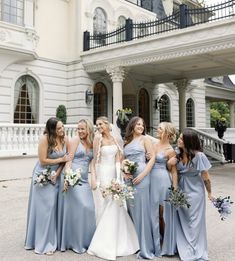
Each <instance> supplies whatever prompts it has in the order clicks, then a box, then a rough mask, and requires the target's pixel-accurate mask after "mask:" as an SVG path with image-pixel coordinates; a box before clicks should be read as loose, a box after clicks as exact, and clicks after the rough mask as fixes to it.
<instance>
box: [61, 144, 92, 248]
mask: <svg viewBox="0 0 235 261" xmlns="http://www.w3.org/2000/svg"><path fill="white" fill-rule="evenodd" d="M91 159H92V151H88V152H86V149H85V147H84V146H83V145H82V143H81V142H80V143H79V145H78V147H77V150H76V152H75V155H74V159H73V162H72V165H71V168H72V169H73V170H76V169H78V168H80V169H81V176H82V180H81V183H82V185H81V186H79V185H76V186H74V187H69V189H68V191H67V192H66V193H65V194H62V193H60V196H59V222H58V226H59V229H58V231H59V235H58V238H59V249H60V250H61V251H65V250H66V249H72V250H73V251H74V252H76V253H84V252H85V251H86V250H87V249H88V247H89V245H90V242H91V239H92V237H93V234H94V232H95V228H96V221H95V206H94V201H93V195H92V191H91V187H90V185H89V183H88V168H89V163H90V161H91ZM63 182H64V179H63V175H62V178H61V190H62V188H63Z"/></svg>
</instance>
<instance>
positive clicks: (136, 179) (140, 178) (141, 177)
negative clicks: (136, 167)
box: [132, 172, 145, 185]
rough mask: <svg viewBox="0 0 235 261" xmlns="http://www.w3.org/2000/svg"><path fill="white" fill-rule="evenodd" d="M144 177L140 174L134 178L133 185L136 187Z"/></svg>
mask: <svg viewBox="0 0 235 261" xmlns="http://www.w3.org/2000/svg"><path fill="white" fill-rule="evenodd" d="M144 177H145V175H144V173H143V172H142V173H140V174H139V175H138V176H137V177H136V178H134V179H133V180H132V183H133V184H134V185H137V184H139V183H140V182H141V181H142V180H143V178H144Z"/></svg>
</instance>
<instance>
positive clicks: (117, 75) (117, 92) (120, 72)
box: [106, 66, 125, 124]
mask: <svg viewBox="0 0 235 261" xmlns="http://www.w3.org/2000/svg"><path fill="white" fill-rule="evenodd" d="M106 71H107V73H108V74H109V75H110V77H111V79H112V82H113V123H114V124H116V120H117V116H116V112H117V110H118V109H122V82H123V80H124V76H125V71H124V68H123V67H121V66H118V67H108V68H107V69H106Z"/></svg>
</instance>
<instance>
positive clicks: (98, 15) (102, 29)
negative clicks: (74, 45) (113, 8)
mask: <svg viewBox="0 0 235 261" xmlns="http://www.w3.org/2000/svg"><path fill="white" fill-rule="evenodd" d="M106 31H107V17H106V14H105V11H104V10H103V9H102V8H100V7H97V8H96V9H95V13H94V17H93V33H94V34H104V33H106Z"/></svg>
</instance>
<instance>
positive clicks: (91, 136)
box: [78, 119, 94, 147]
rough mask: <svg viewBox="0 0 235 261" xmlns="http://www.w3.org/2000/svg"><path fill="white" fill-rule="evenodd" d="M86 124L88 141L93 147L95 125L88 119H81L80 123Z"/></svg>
mask: <svg viewBox="0 0 235 261" xmlns="http://www.w3.org/2000/svg"><path fill="white" fill-rule="evenodd" d="M82 122H83V123H85V125H86V131H87V133H88V135H87V141H88V143H89V145H90V146H91V147H92V146H93V140H94V128H93V124H92V123H91V121H89V120H88V119H81V120H80V121H79V122H78V124H79V123H82Z"/></svg>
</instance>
